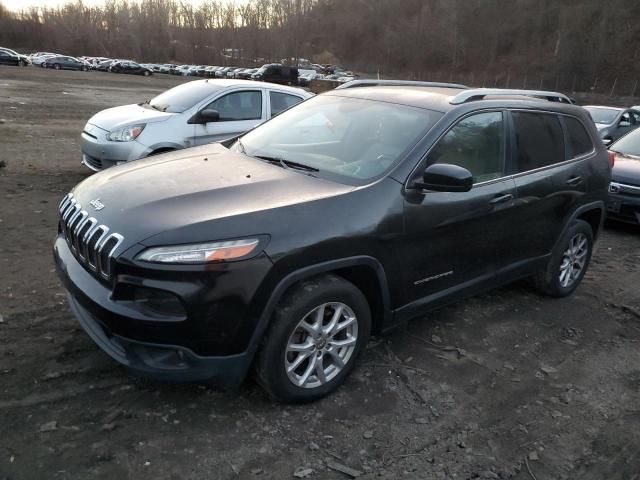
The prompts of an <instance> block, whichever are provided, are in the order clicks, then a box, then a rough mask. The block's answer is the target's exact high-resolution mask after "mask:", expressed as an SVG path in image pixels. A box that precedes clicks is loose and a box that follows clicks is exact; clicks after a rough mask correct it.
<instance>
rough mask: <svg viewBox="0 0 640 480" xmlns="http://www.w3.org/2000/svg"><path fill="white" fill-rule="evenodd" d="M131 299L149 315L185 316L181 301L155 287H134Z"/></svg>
mask: <svg viewBox="0 0 640 480" xmlns="http://www.w3.org/2000/svg"><path fill="white" fill-rule="evenodd" d="M133 301H134V302H135V304H136V306H137V307H138V309H139V310H140V311H141V312H142V313H144V314H145V315H149V316H162V317H186V312H185V310H184V307H183V306H182V303H181V302H180V300H179V299H178V297H177V296H175V295H174V294H173V293H171V292H166V291H164V290H157V289H155V288H145V287H136V288H135V290H134V294H133Z"/></svg>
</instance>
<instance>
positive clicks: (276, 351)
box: [256, 275, 371, 402]
mask: <svg viewBox="0 0 640 480" xmlns="http://www.w3.org/2000/svg"><path fill="white" fill-rule="evenodd" d="M370 333H371V311H370V309H369V304H368V303H367V299H366V298H365V296H364V295H363V294H362V292H361V291H360V290H359V289H358V288H357V287H356V286H355V285H353V284H352V283H351V282H348V281H346V280H344V279H343V278H341V277H338V276H335V275H324V276H321V277H315V278H312V279H309V280H304V281H302V282H300V283H298V284H297V285H295V286H294V287H292V288H291V289H290V290H289V291H288V292H287V293H286V294H285V297H284V298H283V300H282V301H281V302H280V304H279V305H278V307H277V308H276V310H275V312H274V315H273V318H272V319H271V326H270V329H269V331H268V333H267V335H266V337H265V339H264V341H263V344H262V347H261V350H260V352H259V354H258V359H257V365H256V370H257V374H258V380H259V382H260V383H261V384H262V386H263V387H264V388H265V390H267V391H268V392H269V393H270V394H271V395H272V396H273V397H275V398H276V399H278V400H281V401H284V402H309V401H312V400H317V399H319V398H321V397H323V396H325V395H327V394H328V393H330V392H331V391H333V390H334V389H336V388H337V387H338V386H339V385H340V384H342V383H343V382H344V380H345V379H346V377H347V376H348V375H349V373H351V370H353V367H354V366H355V363H356V360H357V358H358V357H359V355H360V354H361V353H362V351H363V349H364V347H365V345H366V344H367V341H368V340H369V335H370Z"/></svg>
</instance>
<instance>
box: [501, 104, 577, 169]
mask: <svg viewBox="0 0 640 480" xmlns="http://www.w3.org/2000/svg"><path fill="white" fill-rule="evenodd" d="M511 115H512V118H513V125H514V128H515V152H514V155H515V160H516V166H517V172H518V173H520V172H527V171H529V170H535V169H537V168H542V167H546V166H549V165H553V164H555V163H560V162H563V161H564V160H565V148H564V134H563V132H562V125H561V124H560V119H559V118H558V116H557V115H554V114H552V113H538V112H511Z"/></svg>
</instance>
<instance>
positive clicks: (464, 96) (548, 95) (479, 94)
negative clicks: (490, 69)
mask: <svg viewBox="0 0 640 480" xmlns="http://www.w3.org/2000/svg"><path fill="white" fill-rule="evenodd" d="M514 95H523V96H526V97H538V98H542V99H544V100H548V101H550V102H560V103H569V104H573V103H575V101H572V100H571V99H570V98H569V97H567V96H566V95H565V94H563V93H558V92H546V91H542V90H513V89H509V88H475V89H472V90H466V91H464V92H461V93H459V94H458V95H456V96H455V97H453V98H452V99H451V101H450V102H449V103H451V105H460V104H462V103H466V102H473V101H475V100H482V99H483V98H484V97H486V96H514Z"/></svg>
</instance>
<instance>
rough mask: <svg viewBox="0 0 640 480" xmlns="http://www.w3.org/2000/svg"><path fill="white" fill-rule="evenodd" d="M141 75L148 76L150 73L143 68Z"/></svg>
mask: <svg viewBox="0 0 640 480" xmlns="http://www.w3.org/2000/svg"><path fill="white" fill-rule="evenodd" d="M143 75H144V76H145V77H148V76H149V75H151V73H150V72H148V71H146V70H145V71H144V73H143Z"/></svg>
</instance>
